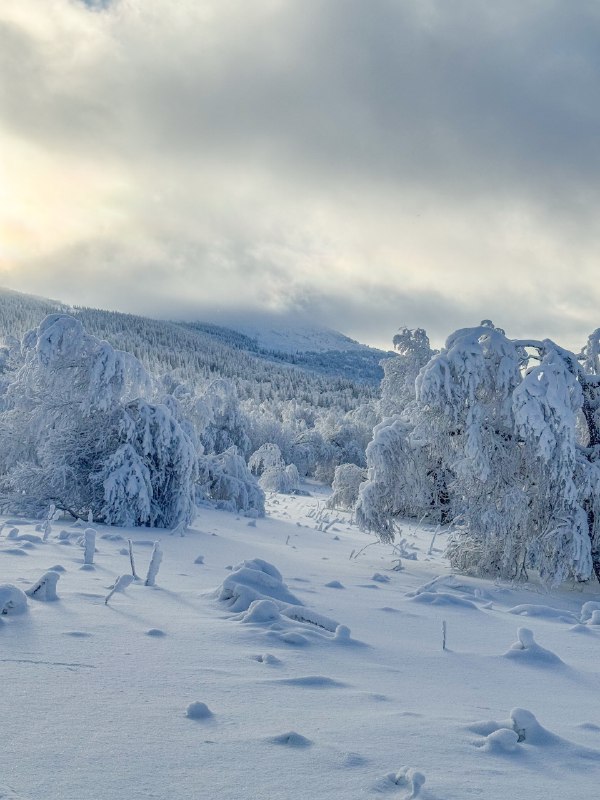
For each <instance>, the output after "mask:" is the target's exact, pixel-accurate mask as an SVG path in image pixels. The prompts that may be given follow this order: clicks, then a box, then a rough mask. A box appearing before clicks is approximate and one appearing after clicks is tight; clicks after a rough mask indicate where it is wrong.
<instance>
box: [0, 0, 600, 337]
mask: <svg viewBox="0 0 600 800" xmlns="http://www.w3.org/2000/svg"><path fill="white" fill-rule="evenodd" d="M599 220H600V3H598V2H597V0H575V1H574V0H564V1H563V2H559V1H558V0H556V1H555V0H502V2H489V0H479V1H478V2H475V0H176V1H175V0H102V1H100V0H87V2H83V0H1V2H0V285H3V286H6V287H10V288H13V289H17V290H20V291H26V292H32V293H36V294H41V295H45V296H51V297H54V298H59V299H62V300H65V301H68V302H73V303H79V304H86V305H93V306H97V307H106V308H116V309H119V310H127V311H133V312H136V313H144V314H149V315H154V316H164V317H169V316H170V317H175V316H178V317H185V318H212V319H215V318H216V319H223V320H226V319H231V318H235V316H236V315H240V314H247V313H250V312H256V311H260V312H268V313H271V314H276V315H279V314H281V315H294V316H295V315H308V316H310V317H312V318H314V319H315V320H316V321H318V322H320V323H325V324H327V325H329V326H331V327H334V328H338V329H340V330H342V331H344V332H346V333H348V334H350V335H352V336H354V337H355V338H358V339H360V340H362V341H366V342H368V343H371V344H376V345H380V346H386V345H387V344H388V343H389V342H390V341H391V338H392V336H393V334H394V332H395V331H396V330H397V328H398V327H399V326H400V325H408V326H411V327H412V326H417V325H421V326H425V327H426V328H427V329H428V330H429V331H430V334H431V335H432V338H433V339H434V340H435V341H436V342H438V343H439V342H440V341H441V340H442V339H443V338H444V337H445V335H446V334H447V333H449V332H450V331H451V330H453V329H454V328H456V327H459V326H464V325H469V324H473V323H477V322H479V320H480V319H482V318H483V317H487V318H491V319H493V320H494V322H496V323H497V324H499V325H502V326H503V327H505V328H507V330H508V331H509V332H510V333H511V334H514V335H518V336H521V335H535V336H550V337H552V338H555V339H557V340H559V341H560V342H561V343H564V344H566V345H568V346H572V347H575V346H576V345H577V344H579V343H580V342H581V340H582V339H583V338H584V336H585V334H586V332H588V331H589V330H591V329H593V328H596V327H598V326H600V222H599Z"/></svg>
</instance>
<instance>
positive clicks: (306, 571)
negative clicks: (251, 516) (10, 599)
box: [0, 486, 600, 800]
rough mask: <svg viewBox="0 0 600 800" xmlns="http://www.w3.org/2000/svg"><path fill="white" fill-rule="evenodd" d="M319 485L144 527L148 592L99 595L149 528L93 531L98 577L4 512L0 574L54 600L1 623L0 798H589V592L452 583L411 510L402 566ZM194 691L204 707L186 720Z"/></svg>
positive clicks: (593, 743)
mask: <svg viewBox="0 0 600 800" xmlns="http://www.w3.org/2000/svg"><path fill="white" fill-rule="evenodd" d="M310 491H311V492H312V493H313V496H312V497H282V496H277V497H273V498H271V500H272V502H271V503H270V508H269V511H270V513H271V516H270V517H267V518H266V519H261V520H257V521H256V527H253V528H249V527H248V526H247V520H246V519H244V518H239V519H238V518H236V517H235V516H234V515H232V514H229V513H225V512H218V511H209V510H203V511H202V512H201V513H200V515H199V516H198V518H197V520H196V522H195V525H194V526H192V528H191V529H190V530H189V532H188V533H187V534H186V536H185V537H183V538H182V537H179V536H169V535H168V533H166V532H165V533H164V534H163V535H161V532H158V531H156V532H153V533H156V539H160V548H161V550H162V552H163V554H164V557H163V561H162V563H161V565H160V572H159V573H158V574H157V575H156V585H155V586H144V582H143V580H140V581H133V582H132V583H131V584H130V585H129V586H127V587H126V588H125V589H124V590H123V591H119V592H117V593H115V594H114V595H113V596H112V597H111V599H110V600H109V603H108V604H107V605H105V602H104V600H105V597H106V596H107V594H108V592H109V591H110V589H109V587H110V586H113V585H114V583H115V580H116V579H117V577H118V576H121V575H127V574H128V573H129V571H130V560H129V552H128V548H127V547H125V545H126V543H127V539H128V538H131V540H132V545H133V550H134V553H135V558H136V566H137V569H138V572H139V574H140V575H145V574H146V570H147V568H148V563H149V560H150V555H151V549H152V546H153V543H154V540H155V539H153V540H152V541H149V540H148V538H147V536H148V534H147V532H145V531H143V530H135V529H128V530H119V529H105V528H102V527H101V526H97V537H96V552H95V554H94V571H91V572H90V571H81V570H80V567H81V566H82V564H83V561H84V551H83V549H82V547H80V546H78V545H77V542H76V536H74V535H73V536H68V537H66V538H62V539H59V538H58V536H59V534H58V531H59V530H60V528H59V526H57V527H56V532H54V533H51V534H50V536H49V538H48V541H47V542H43V541H39V542H34V541H29V542H28V541H26V540H21V541H19V542H15V541H14V539H13V538H11V539H8V538H7V534H6V531H7V529H8V528H9V527H10V526H8V525H7V526H6V528H5V529H4V532H3V534H0V583H1V584H3V586H5V585H7V584H8V585H11V586H13V587H16V589H18V590H21V591H22V592H23V593H24V592H25V591H26V590H28V589H30V587H32V586H33V585H34V584H35V583H36V581H39V579H40V576H41V575H44V573H47V572H54V573H55V574H60V580H59V581H58V583H57V585H56V591H57V594H58V600H57V601H55V602H43V601H42V602H40V601H39V600H38V599H36V598H35V597H26V608H27V610H26V612H25V613H21V614H18V615H16V614H10V613H8V614H3V615H2V616H0V620H1V621H0V665H1V670H2V675H3V679H4V680H3V685H4V686H5V687H10V691H3V692H1V693H0V719H1V720H3V721H8V722H6V723H3V724H6V726H7V727H6V735H5V736H4V737H3V747H2V749H1V750H0V798H3V794H2V792H4V794H5V796H6V797H7V798H12V797H18V798H24V800H31V799H32V798H33V797H38V796H44V797H45V798H46V800H59V798H60V800H87V798H89V800H98V798H102V800H113V799H114V800H117V798H118V799H119V800H120V798H122V797H125V796H126V797H129V798H133V799H134V800H138V798H139V800H141V798H157V799H158V798H160V799H161V800H164V798H167V797H168V798H169V800H184V799H185V800H189V798H190V797H193V798H199V799H200V800H205V799H206V800H213V799H215V800H216V799H217V798H218V799H219V800H234V798H235V799H236V800H238V798H239V797H240V796H243V797H244V798H248V800H263V799H264V800H267V798H269V799H270V798H278V800H279V799H280V798H281V800H288V798H289V800H292V798H293V800H297V798H304V797H306V798H315V799H316V800H334V799H335V800H337V799H338V798H341V797H344V798H346V797H347V798H363V797H364V798H369V797H377V796H380V795H384V796H389V797H390V798H397V799H398V800H406V799H407V798H412V797H418V798H420V799H421V800H469V798H485V799H486V800H505V798H506V797H519V798H523V799H524V800H542V798H543V800H547V798H548V797H553V798H562V797H565V798H568V800H579V798H584V797H585V798H587V797H591V796H593V794H594V792H595V787H596V786H597V784H598V780H599V779H600V708H599V707H598V705H597V704H596V703H595V697H596V691H597V660H598V648H599V647H600V640H599V637H600V626H597V625H596V624H595V623H594V622H593V620H594V612H596V611H598V610H600V603H598V601H599V600H600V598H598V595H597V593H594V592H593V590H592V588H586V589H585V590H584V591H583V592H573V591H567V590H564V591H553V592H551V593H547V592H542V591H541V590H540V589H539V588H536V587H535V586H529V587H522V586H521V587H512V586H509V585H504V584H502V585H501V584H493V583H490V582H486V581H482V580H476V579H471V578H464V577H462V576H452V575H450V573H449V570H448V567H447V565H446V563H445V562H444V560H443V559H442V557H441V554H440V552H439V550H440V549H441V548H442V547H443V546H444V540H445V535H444V534H441V535H439V536H438V540H437V543H436V549H435V550H434V551H433V552H432V555H428V554H427V553H428V549H429V546H430V543H431V537H432V530H431V529H429V528H427V527H425V528H423V529H421V530H420V531H418V532H417V534H416V536H414V535H413V534H412V533H411V531H412V530H413V529H412V528H410V527H409V526H407V527H406V529H405V531H404V533H403V535H404V536H406V538H407V541H408V542H409V543H410V544H411V545H414V547H415V552H416V554H417V560H416V561H413V560H406V561H404V562H403V567H404V568H403V570H402V571H393V570H391V569H390V566H391V565H392V559H393V557H394V554H393V553H392V550H391V548H390V547H386V546H383V545H379V544H376V545H373V546H370V547H367V548H366V549H364V550H362V552H360V551H361V548H364V546H365V545H367V544H370V543H371V542H373V541H374V539H372V538H370V537H367V536H365V535H364V534H361V533H359V532H358V531H357V530H356V528H355V527H354V526H352V525H350V524H349V522H347V521H346V522H344V520H349V515H343V514H341V513H338V512H336V517H337V518H338V521H337V522H336V525H335V528H336V530H335V532H334V531H333V530H331V529H329V530H318V529H317V528H318V527H319V520H318V519H315V516H318V514H317V515H316V514H315V508H316V505H317V502H318V501H320V502H321V504H322V501H323V497H324V495H323V494H321V493H320V490H319V488H318V487H314V486H311V487H310ZM275 500H276V501H277V502H274V501H275ZM13 522H14V523H15V525H16V526H17V527H18V528H19V532H20V534H25V535H27V534H31V535H33V534H34V532H35V524H34V523H32V524H30V525H29V524H25V523H24V522H22V521H19V522H17V521H15V520H13ZM60 524H61V525H62V526H63V528H64V529H66V530H67V531H73V532H74V533H75V532H76V531H77V528H71V527H70V526H69V524H68V522H67V521H66V520H62V521H61V522H60ZM321 527H326V526H321ZM80 535H81V530H79V536H80ZM106 535H108V538H103V537H104V536H106ZM119 536H121V537H122V538H118V537H119ZM40 539H41V537H40ZM15 544H19V545H20V547H19V548H18V549H22V547H23V545H24V544H30V545H32V546H31V547H29V548H25V549H23V554H22V555H15V554H13V553H12V552H11V551H12V550H13V548H14V547H15ZM122 551H124V552H122ZM199 552H201V553H202V554H203V557H204V562H203V563H202V564H201V566H199V565H198V564H197V563H195V561H196V559H197V557H198V553H199ZM351 554H352V558H350V556H351ZM243 562H246V563H245V564H244V563H243ZM240 565H241V566H240ZM60 567H62V568H63V569H64V571H61V570H60V569H59V568H60ZM227 567H232V569H227ZM257 567H258V569H257ZM273 567H275V571H273V569H272V568H273ZM50 568H51V569H50ZM252 572H254V573H258V577H257V575H256V574H255V575H252V574H250V575H249V574H248V573H252ZM376 574H379V575H381V576H384V577H386V578H388V580H387V581H380V580H377V579H375V580H373V577H374V576H375V575H376ZM261 576H262V577H261ZM265 576H267V578H270V579H271V580H268V579H267V578H265ZM242 579H243V580H242ZM240 586H241V587H242V591H238V592H237V594H236V591H235V588H236V587H237V588H238V590H239V587H240ZM224 587H226V588H227V589H228V590H231V594H230V596H229V597H224V598H223V599H221V600H220V599H218V598H219V596H221V595H222V592H223V588H224ZM244 588H245V589H250V590H251V591H248V592H247V594H246V596H245V597H244V602H243V603H241V604H239V605H236V603H237V602H238V601H239V600H240V597H241V595H243V594H244V591H243V589H244ZM265 588H267V589H270V591H268V592H267V591H265ZM19 597H20V595H19ZM419 598H421V599H419ZM232 600H233V601H234V603H233V605H232V604H231V601H232ZM596 603H598V607H596V606H595V604H596ZM242 606H245V607H242ZM519 607H528V608H529V612H528V613H527V614H525V612H517V611H515V609H516V608H519ZM531 609H537V611H538V612H539V613H537V612H536V611H535V610H533V611H532V610H531ZM544 609H546V610H544ZM547 609H553V610H554V612H556V613H550V612H548V611H547ZM511 611H512V613H509V612H511ZM525 615H526V616H527V619H526V620H524V619H523V616H525ZM443 621H445V622H446V628H447V650H446V651H443V650H442V631H441V627H442V622H443ZM324 623H326V624H324ZM523 623H525V624H526V625H527V628H523V627H521V626H522V625H523ZM518 629H519V630H518ZM527 631H529V632H531V634H532V635H531V636H530V635H529V634H528V633H527ZM582 632H585V635H580V634H581V633H582ZM578 634H579V635H578ZM516 644H518V645H519V646H518V647H515V648H513V645H516ZM536 648H540V650H543V651H544V652H545V653H548V652H549V653H550V654H551V655H552V654H554V655H555V656H556V658H557V659H560V661H559V662H554V661H553V659H551V658H550V659H549V658H548V657H546V656H544V654H543V653H542V654H541V655H542V657H539V656H540V652H539V650H537V649H536ZM528 651H529V653H530V656H531V657H527V655H525V657H523V656H519V655H517V656H516V657H513V656H511V657H509V658H506V657H504V656H505V654H506V653H507V652H510V653H516V654H517V653H522V654H527V652H528ZM532 654H533V655H532ZM535 656H538V657H535ZM560 662H563V663H562V664H561V663H560ZM196 703H198V704H205V706H206V707H207V708H208V709H209V711H210V712H211V714H210V715H209V716H205V717H204V718H193V717H194V711H192V713H189V709H190V708H194V704H196ZM198 707H200V706H198ZM481 720H489V721H490V722H483V723H482V722H481ZM495 720H504V722H499V723H496V722H494V721H495ZM516 729H518V730H519V731H522V730H525V731H526V733H525V738H524V739H522V740H521V741H519V738H520V734H519V733H518V732H517V730H516ZM528 730H529V733H528V732H527V731H528ZM515 736H516V740H517V741H515ZM422 778H424V779H426V780H425V782H423V781H422V780H421V779H422ZM9 786H10V787H11V791H12V792H13V794H11V793H10V791H9V790H8V788H7V787H9ZM240 793H241V794H240Z"/></svg>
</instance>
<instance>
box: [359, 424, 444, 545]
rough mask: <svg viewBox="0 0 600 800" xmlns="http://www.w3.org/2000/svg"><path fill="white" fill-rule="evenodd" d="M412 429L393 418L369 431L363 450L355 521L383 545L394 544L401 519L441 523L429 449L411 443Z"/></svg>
mask: <svg viewBox="0 0 600 800" xmlns="http://www.w3.org/2000/svg"><path fill="white" fill-rule="evenodd" d="M412 434H413V426H412V424H411V423H409V422H407V421H405V420H403V419H401V418H400V417H395V418H394V417H392V418H391V419H387V420H385V421H384V422H382V423H381V424H380V425H378V426H377V427H376V428H375V430H374V431H373V441H372V442H371V443H370V444H369V446H368V447H367V466H368V470H367V480H366V481H365V482H364V483H362V484H361V485H360V487H359V492H358V502H357V505H356V520H357V522H358V524H359V525H360V527H361V528H363V529H364V530H368V531H373V532H374V533H376V534H377V535H378V536H379V537H380V539H381V540H382V541H384V542H391V541H393V540H394V536H395V532H396V531H397V529H398V518H399V517H403V516H404V517H418V518H420V517H423V516H425V515H429V516H430V518H431V519H433V520H439V519H440V515H443V514H444V513H446V512H445V509H446V506H447V502H448V498H447V494H446V493H445V488H443V487H440V486H438V482H439V476H441V475H442V469H441V468H440V469H439V470H438V471H437V472H436V471H435V470H432V469H431V461H430V458H429V453H428V451H427V449H426V448H425V447H424V446H423V445H421V444H419V443H415V442H414V441H413V439H412Z"/></svg>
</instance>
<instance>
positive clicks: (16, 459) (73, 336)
mask: <svg viewBox="0 0 600 800" xmlns="http://www.w3.org/2000/svg"><path fill="white" fill-rule="evenodd" d="M21 349H22V353H23V358H22V363H21V365H20V367H19V369H18V370H17V371H16V372H15V374H14V375H13V376H12V380H11V382H10V383H9V386H8V389H7V392H6V396H5V410H4V411H3V412H2V413H1V414H0V459H1V461H0V466H1V471H0V489H1V492H2V502H3V504H4V505H5V506H6V507H8V508H15V509H18V510H26V511H28V512H29V513H31V512H36V511H39V510H40V509H41V508H43V509H45V508H46V507H47V506H48V505H49V504H51V503H53V504H54V505H55V506H56V507H57V508H59V509H62V510H65V511H68V512H70V513H72V514H73V515H74V516H77V517H80V518H82V519H86V518H87V517H88V516H89V515H90V513H91V516H92V517H93V519H95V520H97V521H99V522H108V523H112V524H121V525H124V524H130V525H132V524H133V525H156V526H165V527H171V526H172V525H173V524H176V522H178V521H180V520H185V521H189V520H190V519H191V516H192V514H193V507H194V505H193V497H194V489H193V482H194V480H195V474H196V454H195V451H194V448H193V446H192V443H191V442H190V440H189V437H187V435H186V434H185V431H184V430H183V429H182V428H181V426H180V425H179V423H178V422H177V420H176V419H175V418H174V417H173V415H172V414H171V412H170V411H169V409H168V408H167V407H166V406H164V405H156V404H151V403H148V402H146V401H144V400H142V399H140V398H139V395H140V394H143V393H150V392H151V390H152V380H151V378H150V376H149V375H148V373H147V372H146V371H145V369H144V368H143V367H142V365H141V364H140V363H139V361H137V359H135V358H134V357H133V356H131V355H129V354H128V353H124V352H120V351H116V350H114V349H113V348H112V347H111V346H110V345H109V344H108V343H107V342H104V341H101V340H99V339H97V338H96V337H94V336H91V335H89V334H88V333H86V332H85V331H84V329H83V326H82V324H81V322H80V321H79V320H77V319H74V318H73V317H71V316H68V315H65V314H54V315H51V316H49V317H47V318H46V319H45V320H44V321H43V322H42V323H41V325H40V326H39V327H38V328H36V329H35V330H33V331H30V332H29V333H28V334H26V336H25V337H24V339H23V343H22V348H21ZM134 398H136V399H134Z"/></svg>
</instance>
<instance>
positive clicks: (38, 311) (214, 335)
mask: <svg viewBox="0 0 600 800" xmlns="http://www.w3.org/2000/svg"><path fill="white" fill-rule="evenodd" d="M56 311H68V312H69V313H71V314H74V315H76V316H78V317H79V318H80V319H81V321H82V323H83V325H84V327H85V328H86V330H87V331H88V332H90V333H92V334H93V335H95V336H98V337H100V338H103V339H106V340H107V341H108V342H110V344H111V345H113V346H114V347H118V348H119V349H122V350H127V351H128V352H131V353H133V354H134V355H135V356H136V357H137V358H139V359H140V360H141V361H142V362H143V363H144V365H145V366H146V367H147V368H148V369H150V371H152V372H155V373H157V374H164V373H167V372H173V371H174V370H175V371H179V372H180V374H181V376H182V377H183V379H184V380H186V381H187V382H190V383H192V384H195V385H203V384H206V383H207V382H208V381H210V380H212V379H214V378H217V377H225V378H230V379H232V380H233V381H234V382H235V383H236V384H237V386H238V391H239V393H240V396H241V397H242V398H243V397H247V396H249V384H250V383H253V384H258V385H262V386H263V391H261V392H259V395H260V396H261V397H264V396H265V394H267V395H268V394H272V395H273V396H274V397H276V398H277V399H282V400H291V399H298V398H302V397H311V398H312V399H311V402H314V403H315V404H316V405H323V406H325V407H328V406H331V405H335V404H336V401H335V395H336V393H338V394H339V396H340V399H341V402H342V404H343V405H347V406H348V407H349V408H352V407H354V406H355V405H357V404H358V403H360V402H362V401H364V400H365V399H369V398H370V397H372V396H373V393H374V390H375V389H376V388H377V387H378V386H379V383H380V381H381V378H382V375H383V372H382V369H381V367H380V366H379V362H380V361H381V360H382V359H383V358H386V357H389V353H385V352H383V351H381V350H376V349H373V348H370V347H367V346H366V345H360V344H358V343H356V342H352V340H350V339H348V338H347V337H345V336H343V335H342V334H337V333H335V332H332V331H329V332H328V333H327V334H326V338H325V339H323V340H322V342H321V344H322V346H323V347H324V346H325V345H327V347H329V346H330V345H331V346H332V349H330V350H323V349H320V350H319V351H314V352H313V351H307V352H299V353H294V354H292V353H290V352H288V351H287V350H283V351H275V350H270V349H266V348H265V347H263V346H262V345H261V344H260V343H259V341H258V339H257V338H252V337H251V336H249V335H247V334H245V333H243V332H240V331H238V330H234V329H232V328H226V327H223V326H220V325H215V324H212V323H204V322H198V323H180V322H171V321H166V320H155V319H150V318H147V317H139V316H135V315H133V314H121V313H118V312H113V311H103V310H99V309H92V308H69V307H67V306H65V305H62V304H60V303H58V302H56V301H51V300H43V299H40V298H36V297H31V296H30V295H24V294H19V293H18V292H12V291H8V290H4V289H2V290H0V338H4V337H6V336H15V337H17V338H20V337H21V336H22V335H23V334H24V333H25V332H26V331H27V330H30V329H31V328H33V327H35V326H37V325H38V324H39V323H40V321H41V320H42V319H43V318H44V316H46V315H47V314H50V313H55V312H56ZM305 330H308V329H307V328H305ZM313 334H314V338H313V339H311V340H310V341H311V343H314V344H315V346H317V343H316V340H317V338H318V336H319V335H320V334H319V329H314V330H313ZM299 335H300V334H299ZM302 335H303V334H302ZM300 336H301V335H300ZM290 337H291V338H290V339H289V341H290V342H291V341H292V339H293V337H292V334H291V332H290ZM267 339H268V336H267ZM296 341H300V339H296ZM306 341H308V340H306ZM348 343H351V344H352V347H349V346H348ZM334 345H335V346H334ZM357 401H358V402H357Z"/></svg>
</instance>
